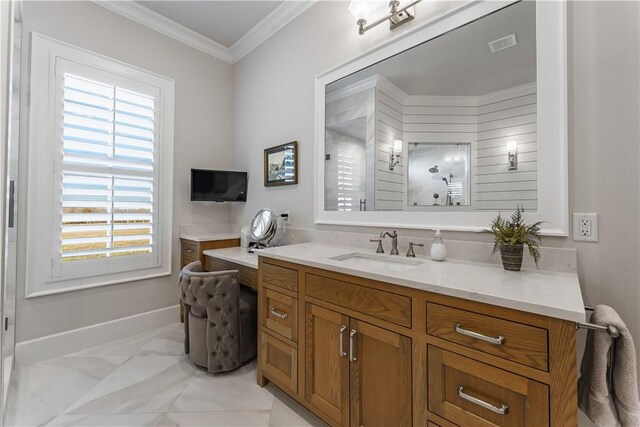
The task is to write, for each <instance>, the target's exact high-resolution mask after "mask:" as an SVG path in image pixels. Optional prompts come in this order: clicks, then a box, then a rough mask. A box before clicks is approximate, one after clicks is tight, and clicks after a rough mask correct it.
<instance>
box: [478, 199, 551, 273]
mask: <svg viewBox="0 0 640 427" xmlns="http://www.w3.org/2000/svg"><path fill="white" fill-rule="evenodd" d="M523 214H524V209H523V208H522V207H520V206H516V211H515V212H514V213H513V214H512V215H511V220H509V219H506V218H503V217H502V216H501V215H500V214H498V216H497V217H496V218H494V219H493V221H492V222H491V229H490V230H486V231H487V232H488V233H491V234H493V237H494V239H495V244H494V245H493V253H494V254H495V253H496V252H500V255H501V256H502V266H503V267H504V269H505V270H509V271H520V268H521V267H522V254H523V251H524V245H527V248H528V249H529V254H530V255H531V256H532V257H533V260H534V261H535V263H536V267H537V266H538V261H540V248H539V245H540V224H542V222H543V221H539V222H536V223H534V224H526V223H525V222H524V215H523Z"/></svg>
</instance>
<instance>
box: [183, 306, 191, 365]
mask: <svg viewBox="0 0 640 427" xmlns="http://www.w3.org/2000/svg"><path fill="white" fill-rule="evenodd" d="M190 312H191V306H189V305H186V304H184V353H185V354H189V313H190Z"/></svg>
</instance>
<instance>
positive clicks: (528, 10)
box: [327, 1, 536, 96]
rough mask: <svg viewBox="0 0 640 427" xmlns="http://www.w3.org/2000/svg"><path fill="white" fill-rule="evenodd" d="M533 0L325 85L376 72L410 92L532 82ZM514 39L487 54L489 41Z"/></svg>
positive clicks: (468, 92) (470, 91) (451, 92)
mask: <svg viewBox="0 0 640 427" xmlns="http://www.w3.org/2000/svg"><path fill="white" fill-rule="evenodd" d="M535 18H536V12H535V2H531V1H523V2H520V3H516V4H514V5H512V6H509V7H507V8H504V9H502V10H499V11H497V12H495V13H493V14H491V15H488V16H485V17H483V18H481V19H479V20H477V21H475V22H472V23H470V24H468V25H465V26H463V27H461V28H457V29H455V30H453V31H451V32H449V33H447V34H444V35H442V36H440V37H438V38H436V39H433V40H430V41H428V42H426V43H423V44H422V45H419V46H417V47H415V48H413V49H410V50H408V51H405V52H403V53H400V54H398V55H396V56H394V57H392V58H389V59H387V60H385V61H383V62H380V63H378V64H375V65H372V66H371V67H368V68H366V69H364V70H361V71H359V72H357V73H354V74H352V75H350V76H348V77H345V78H344V79H342V80H339V81H337V82H334V83H332V84H331V85H330V87H327V92H332V91H334V90H337V89H339V88H341V87H345V86H348V85H350V84H352V83H355V82H357V81H360V80H362V79H365V78H367V77H369V76H372V75H374V74H380V75H382V76H384V77H385V78H387V79H388V80H389V81H391V83H393V84H394V85H396V86H397V87H399V88H400V89H402V90H403V91H404V92H405V93H407V94H408V95H434V96H480V95H484V94H487V93H491V92H496V91H498V90H502V89H506V88H511V87H515V86H520V85H523V84H526V83H531V82H534V81H536V20H535ZM510 34H515V35H516V39H517V42H518V44H517V45H516V46H514V47H510V48H508V49H504V50H501V51H498V52H496V53H491V50H490V49H489V45H488V43H489V42H490V41H493V40H496V39H499V38H501V37H504V36H508V35H510Z"/></svg>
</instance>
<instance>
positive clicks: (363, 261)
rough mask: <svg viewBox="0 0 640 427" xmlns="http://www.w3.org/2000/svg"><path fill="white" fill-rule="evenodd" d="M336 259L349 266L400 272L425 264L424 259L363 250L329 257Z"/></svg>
mask: <svg viewBox="0 0 640 427" xmlns="http://www.w3.org/2000/svg"><path fill="white" fill-rule="evenodd" d="M329 259H332V260H334V261H340V264H343V265H344V266H349V267H356V268H360V269H373V270H378V271H386V272H391V273H393V272H399V271H405V270H410V269H412V268H416V267H417V266H419V265H421V264H424V261H421V260H417V259H411V258H400V257H399V256H395V255H393V256H392V255H381V254H369V253H362V252H352V253H349V254H344V255H339V256H335V257H333V258H329Z"/></svg>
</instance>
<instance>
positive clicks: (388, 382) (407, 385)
mask: <svg viewBox="0 0 640 427" xmlns="http://www.w3.org/2000/svg"><path fill="white" fill-rule="evenodd" d="M354 332H355V333H354ZM352 334H353V336H351V335H352ZM349 335H350V336H349V339H350V342H349V349H348V351H349V359H350V360H351V372H350V376H351V425H352V426H366V427H373V426H398V427H400V426H410V425H411V339H410V338H407V337H405V336H402V335H399V334H397V333H395V332H391V331H388V330H386V329H382V328H379V327H377V326H373V325H370V324H368V323H364V322H361V321H358V320H355V319H351V327H350V330H349Z"/></svg>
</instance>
